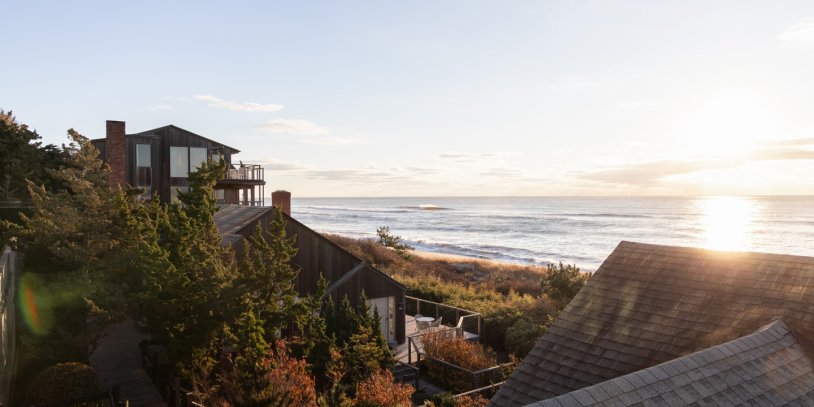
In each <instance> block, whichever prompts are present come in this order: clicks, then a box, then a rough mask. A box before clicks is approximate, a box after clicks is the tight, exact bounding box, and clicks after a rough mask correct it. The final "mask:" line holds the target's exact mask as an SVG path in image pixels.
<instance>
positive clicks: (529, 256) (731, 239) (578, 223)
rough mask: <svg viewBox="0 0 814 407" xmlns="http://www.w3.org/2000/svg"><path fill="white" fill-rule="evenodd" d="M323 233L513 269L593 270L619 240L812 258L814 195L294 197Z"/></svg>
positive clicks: (301, 216) (299, 211) (295, 210)
mask: <svg viewBox="0 0 814 407" xmlns="http://www.w3.org/2000/svg"><path fill="white" fill-rule="evenodd" d="M291 210H292V216H293V217H294V218H296V219H298V220H299V221H301V222H303V223H305V224H306V225H308V226H309V227H311V228H313V229H315V230H317V231H319V232H327V233H334V234H339V235H344V236H349V237H356V238H375V237H376V228H378V227H380V226H389V227H390V230H391V233H392V234H394V235H398V236H401V237H402V239H403V241H404V242H406V243H408V244H410V245H412V246H414V247H415V248H416V249H418V250H423V251H429V252H437V253H447V254H459V255H465V256H472V257H478V258H483V259H493V260H500V261H506V262H511V263H517V264H535V265H544V264H547V263H552V262H560V261H562V262H564V263H570V264H576V265H577V266H579V267H580V268H581V269H583V270H586V271H593V270H596V269H597V268H598V267H599V265H600V264H601V263H602V261H603V260H604V259H605V258H606V257H607V256H608V254H610V253H611V251H613V249H614V248H615V247H616V245H617V244H618V243H619V242H620V241H622V240H628V241H635V242H642V243H655V244H666V245H674V246H690V247H705V248H712V249H719V250H734V251H757V252H768V253H783V254H798V255H807V256H814V196H781V197H775V196H772V197H762V196H761V197H635V198H633V197H625V198H621V197H482V198H468V197H467V198H463V197H461V198H296V197H294V198H292V209H291Z"/></svg>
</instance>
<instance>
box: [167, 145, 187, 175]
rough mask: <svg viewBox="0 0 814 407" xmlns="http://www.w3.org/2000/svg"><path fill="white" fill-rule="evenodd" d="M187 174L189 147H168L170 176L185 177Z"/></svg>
mask: <svg viewBox="0 0 814 407" xmlns="http://www.w3.org/2000/svg"><path fill="white" fill-rule="evenodd" d="M188 176H189V149H188V148H187V147H170V177H172V178H186V177H188Z"/></svg>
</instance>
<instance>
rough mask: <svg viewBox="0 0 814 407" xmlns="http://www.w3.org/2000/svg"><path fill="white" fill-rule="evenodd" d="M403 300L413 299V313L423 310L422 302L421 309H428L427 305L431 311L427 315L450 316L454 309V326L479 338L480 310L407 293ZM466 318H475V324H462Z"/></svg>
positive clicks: (436, 316)
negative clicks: (455, 322) (476, 310)
mask: <svg viewBox="0 0 814 407" xmlns="http://www.w3.org/2000/svg"><path fill="white" fill-rule="evenodd" d="M405 301H407V302H412V301H414V302H415V313H414V314H423V312H424V311H422V304H423V305H424V307H423V310H425V311H426V310H428V309H427V306H428V305H429V306H430V309H429V311H431V312H429V315H434V317H435V318H438V317H439V316H447V317H451V315H450V314H451V313H452V312H453V311H454V314H455V316H454V317H455V318H454V319H453V321H457V324H456V325H455V327H456V328H459V329H460V330H461V331H466V332H470V333H473V334H475V335H477V336H478V338H480V336H481V325H482V320H483V317H482V315H481V313H480V312H475V311H472V310H468V309H464V308H460V307H455V306H452V305H447V304H442V303H439V302H435V301H429V300H424V299H421V298H416V297H411V296H409V295H406V296H405ZM445 312H446V315H443V314H444V313H445ZM406 314H407V315H410V313H408V312H406ZM461 314H463V315H461ZM467 319H476V322H475V325H474V326H465V325H464V324H465V323H466V322H467Z"/></svg>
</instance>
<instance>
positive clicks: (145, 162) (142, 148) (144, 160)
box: [136, 144, 150, 167]
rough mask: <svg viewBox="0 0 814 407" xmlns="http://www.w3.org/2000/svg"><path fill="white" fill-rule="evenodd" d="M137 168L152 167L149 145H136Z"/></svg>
mask: <svg viewBox="0 0 814 407" xmlns="http://www.w3.org/2000/svg"><path fill="white" fill-rule="evenodd" d="M136 167H150V145H149V144H136Z"/></svg>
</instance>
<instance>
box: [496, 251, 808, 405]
mask: <svg viewBox="0 0 814 407" xmlns="http://www.w3.org/2000/svg"><path fill="white" fill-rule="evenodd" d="M812 311H814V258H813V257H803V256H790V255H780V254H767V253H735V252H717V251H712V250H705V249H695V248H686V247H671V246H660V245H651V244H642V243H633V242H621V243H620V244H619V246H617V247H616V250H614V251H613V253H611V255H610V256H609V257H608V258H607V259H606V260H605V262H604V263H602V266H600V267H599V269H598V270H597V271H596V273H595V274H594V276H593V277H592V278H591V279H590V280H589V281H588V283H587V284H586V285H585V287H583V288H582V290H580V292H579V293H578V294H577V296H576V297H574V299H573V300H572V301H571V303H569V304H568V306H567V307H566V308H565V309H564V310H563V311H562V313H560V315H559V317H558V318H557V320H556V321H555V322H554V323H553V324H552V326H551V327H549V328H548V330H547V331H546V333H545V334H544V335H543V336H542V337H541V338H540V339H539V340H538V341H537V344H536V345H535V347H534V348H533V349H532V350H531V352H529V354H528V355H527V356H526V358H525V359H523V362H522V363H521V365H520V367H518V368H517V370H515V372H514V373H513V374H512V376H511V377H510V378H509V380H508V381H507V382H506V383H505V384H503V385H502V386H501V387H500V389H499V390H498V392H497V394H496V395H495V396H494V397H493V398H492V400H491V401H490V405H492V406H500V407H504V406H525V405H532V406H555V407H561V406H630V405H652V406H683V405H758V406H785V405H801V406H802V405H807V406H810V405H814V356H812V355H814V352H812V350H814V347H812V338H814V337H812V334H814V313H812Z"/></svg>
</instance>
